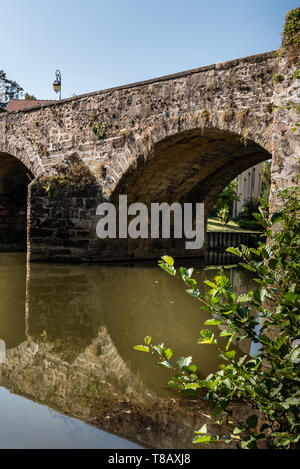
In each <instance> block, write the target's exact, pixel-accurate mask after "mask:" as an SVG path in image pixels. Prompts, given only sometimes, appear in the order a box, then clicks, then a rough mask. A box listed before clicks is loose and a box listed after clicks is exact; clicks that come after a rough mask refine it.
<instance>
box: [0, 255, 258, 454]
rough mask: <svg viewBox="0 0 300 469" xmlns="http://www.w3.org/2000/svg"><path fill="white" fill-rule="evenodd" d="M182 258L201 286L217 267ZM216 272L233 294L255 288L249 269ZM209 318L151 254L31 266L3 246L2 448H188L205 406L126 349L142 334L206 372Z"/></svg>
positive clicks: (213, 360)
mask: <svg viewBox="0 0 300 469" xmlns="http://www.w3.org/2000/svg"><path fill="white" fill-rule="evenodd" d="M226 262H227V263H228V261H226ZM183 264H184V265H185V266H191V265H194V266H195V277H196V278H197V279H198V280H199V281H200V282H201V281H202V280H204V279H212V278H213V277H214V276H215V275H217V274H218V273H219V272H220V268H219V267H218V266H207V265H206V266H205V265H203V264H201V263H200V261H199V260H198V261H197V260H191V261H186V260H185V261H184V262H183ZM225 272H226V275H228V276H229V277H230V279H231V281H232V282H233V285H234V288H235V289H236V291H237V292H238V293H242V292H245V291H248V290H249V289H250V288H251V287H252V285H251V283H252V282H251V278H250V277H249V274H248V273H247V272H245V271H242V270H239V269H238V268H237V267H234V266H230V265H229V266H226V267H225ZM207 318H208V316H207V315H206V313H204V312H203V311H201V310H200V309H199V304H198V302H197V301H195V300H194V299H193V298H191V297H190V296H189V295H187V294H186V292H185V289H184V285H183V284H182V283H181V282H180V281H179V280H177V279H175V278H172V277H170V276H169V275H167V274H166V273H165V272H163V271H162V270H161V269H159V268H158V266H157V263H156V262H148V263H137V264H134V265H125V264H119V265H110V264H106V265H56V264H31V265H30V266H28V265H26V257H25V255H24V254H20V253H7V254H4V253H3V254H0V340H1V341H2V342H1V344H2V347H3V344H4V343H5V347H6V356H5V362H4V363H1V364H0V422H1V425H0V448H118V449H119V448H140V447H150V448H190V447H192V443H191V440H192V438H193V432H194V430H197V429H198V428H199V427H200V426H201V425H202V424H203V423H206V422H207V419H209V409H208V407H207V404H206V403H203V402H201V401H199V402H196V401H195V400H194V399H191V398H184V399H183V398H180V397H179V396H178V394H177V392H175V391H174V390H172V389H170V388H168V386H167V382H168V380H169V378H170V376H171V375H170V373H169V372H168V371H166V370H163V369H161V368H158V367H155V366H154V361H153V360H152V357H151V356H149V355H147V354H143V353H140V352H136V351H134V350H133V346H134V345H136V344H142V343H143V338H144V336H146V335H150V336H152V342H153V343H155V344H157V343H161V342H163V343H164V344H165V345H168V346H170V347H171V348H173V349H174V350H175V354H176V355H177V356H181V355H185V356H187V355H191V356H193V362H194V363H196V364H197V366H198V371H199V372H200V373H201V374H208V373H209V372H211V371H214V370H216V369H217V367H218V364H219V360H218V357H217V355H216V353H215V351H214V348H213V347H211V346H205V345H203V346H199V345H197V339H198V337H199V332H200V329H201V328H202V327H203V323H204V321H205V320H206V319H207ZM243 352H246V353H248V352H249V344H244V350H243Z"/></svg>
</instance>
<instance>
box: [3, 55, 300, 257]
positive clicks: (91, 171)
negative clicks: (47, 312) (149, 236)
mask: <svg viewBox="0 0 300 469" xmlns="http://www.w3.org/2000/svg"><path fill="white" fill-rule="evenodd" d="M295 69H296V68H295V66H294V65H291V64H288V63H287V59H286V58H285V57H284V56H282V57H276V56H275V53H274V52H269V53H265V54H261V55H256V56H251V57H245V58H242V59H238V60H233V61H230V62H225V63H220V64H216V65H211V66H207V67H202V68H199V69H194V70H190V71H187V72H183V73H178V74H175V75H169V76H166V77H161V78H158V79H154V80H148V81H145V82H141V83H136V84H132V85H127V86H122V87H117V88H112V89H109V90H105V91H100V92H95V93H90V94H87V95H82V96H77V97H74V98H70V99H66V100H63V101H60V102H57V103H55V104H50V105H44V106H38V107H35V108H31V109H26V110H22V111H18V112H11V113H2V114H1V115H0V159H2V158H4V157H6V158H8V156H9V155H10V156H11V157H14V158H16V159H18V160H19V161H20V162H21V163H22V164H23V165H24V166H25V167H26V169H27V170H28V172H30V174H31V177H32V182H31V183H30V185H29V189H28V192H29V195H28V220H27V223H28V255H29V259H30V260H54V261H58V260H67V261H71V260H73V261H103V260H121V259H131V258H154V257H158V256H159V255H161V254H165V253H166V252H168V253H169V254H172V255H175V256H185V255H188V256H192V255H198V254H201V253H199V252H194V251H185V250H184V249H183V242H181V241H180V240H152V241H151V240H140V239H137V240H130V239H128V240H127V239H125V240H124V239H123V240H118V239H116V240H111V239H108V240H100V239H98V238H97V237H96V223H97V221H98V217H97V216H96V207H97V205H98V204H99V202H100V201H101V200H103V197H105V199H108V200H111V201H116V200H117V196H118V195H119V194H127V195H128V203H131V202H135V201H140V202H144V203H147V204H149V203H150V202H168V203H171V202H175V201H180V202H204V203H205V208H206V215H207V214H208V212H209V210H210V209H211V207H212V205H213V204H214V202H215V200H216V198H217V197H218V195H219V193H220V192H221V191H222V189H223V188H224V187H225V186H226V185H227V184H228V183H229V182H230V181H231V180H232V179H233V178H234V177H236V176H237V175H238V174H239V173H241V172H242V171H244V170H245V169H247V168H249V167H250V166H252V165H254V164H257V163H258V162H260V161H264V160H267V159H270V158H272V190H271V204H272V210H276V209H277V207H278V204H279V200H280V199H278V197H276V190H275V186H278V187H279V188H283V187H287V186H289V185H294V184H296V180H297V179H296V176H297V164H296V159H295V156H296V155H299V131H298V130H297V131H296V132H293V131H292V128H293V126H294V125H293V124H294V122H295V120H297V116H296V115H295V112H294V111H293V110H291V111H290V112H289V111H287V110H285V109H277V110H275V111H274V110H273V108H274V106H284V105H286V104H287V103H288V102H294V103H299V101H300V92H299V82H300V80H299V79H295V78H294V71H295ZM275 74H276V77H277V78H278V77H279V79H276V80H275V82H276V83H275V82H274V75H275ZM3 161H4V160H3ZM1 171H2V169H1V170H0V179H1Z"/></svg>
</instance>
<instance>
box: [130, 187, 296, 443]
mask: <svg viewBox="0 0 300 469" xmlns="http://www.w3.org/2000/svg"><path fill="white" fill-rule="evenodd" d="M281 196H282V200H283V208H282V210H281V211H280V212H279V213H277V214H275V215H273V216H272V217H271V219H269V217H268V212H267V206H264V207H260V208H259V213H258V214H256V215H255V218H256V219H257V221H259V222H260V224H261V225H262V227H263V228H264V230H265V232H266V235H267V237H268V240H269V241H268V243H266V244H265V243H260V245H259V247H258V248H256V249H254V248H248V247H246V246H241V247H240V248H229V249H227V251H229V252H231V253H233V254H236V255H237V256H238V257H240V259H241V261H242V262H241V263H240V265H241V266H243V267H244V268H246V269H247V270H249V271H250V272H252V273H253V275H254V276H255V280H256V282H257V284H258V288H257V289H256V290H255V291H250V292H248V294H243V295H240V296H239V297H236V295H235V294H234V293H233V289H232V285H231V282H230V281H229V279H228V278H227V277H226V276H222V275H220V276H217V277H215V281H214V282H211V281H205V282H204V283H205V284H206V285H207V286H209V287H210V291H209V293H208V294H205V293H202V292H201V290H200V288H199V287H198V284H197V282H196V280H195V279H193V278H192V274H193V269H192V268H191V269H186V268H185V267H180V269H179V277H180V278H181V279H182V280H183V282H184V284H185V285H186V286H187V287H188V288H187V290H186V291H187V293H188V294H189V295H191V296H192V297H194V298H195V299H196V300H197V301H199V302H200V305H201V308H202V309H204V310H205V311H207V312H209V313H210V314H211V319H209V320H208V321H206V322H205V325H206V326H212V327H214V328H216V329H214V331H212V330H211V329H210V328H209V329H208V328H207V329H203V330H201V337H200V338H199V339H198V343H199V344H210V345H211V346H213V347H216V348H217V350H218V352H219V355H220V358H221V359H222V361H223V364H221V365H220V369H219V371H217V372H216V373H212V374H210V375H209V376H207V377H206V378H202V377H200V375H199V374H198V373H197V367H196V365H194V364H193V363H192V357H180V358H179V359H178V360H177V361H176V362H174V361H171V359H172V356H173V350H172V349H171V348H168V347H165V346H164V344H160V345H157V346H154V345H151V337H149V336H147V337H146V338H145V345H142V346H136V347H135V348H136V349H137V350H140V351H143V352H151V353H152V354H153V355H154V356H155V357H156V358H157V359H158V362H157V365H158V366H160V367H164V368H167V369H170V370H173V371H174V372H175V373H176V374H175V375H174V376H173V378H172V379H171V381H170V382H169V385H170V386H173V387H175V388H177V389H178V390H179V391H180V393H183V394H192V395H194V396H197V397H199V398H205V399H208V400H209V401H210V402H211V403H212V407H214V408H215V410H216V411H217V412H219V413H220V415H222V417H221V418H220V419H219V420H218V423H220V425H222V423H224V422H228V419H229V416H230V404H231V403H232V402H234V401H238V402H240V403H242V404H243V403H244V404H245V405H246V406H249V405H250V406H251V408H252V409H253V414H252V415H250V416H248V418H247V419H246V420H245V421H241V422H238V424H237V426H236V427H235V428H234V429H232V431H230V432H229V434H227V435H225V436H224V435H222V434H221V435H211V434H210V432H209V428H207V425H203V427H202V428H201V429H199V430H198V431H196V436H195V438H194V440H193V441H194V443H208V442H217V441H224V442H231V441H235V442H238V445H239V446H240V447H241V448H244V449H249V448H257V447H260V446H261V445H262V442H264V445H267V446H268V447H274V448H283V449H293V448H300V429H299V426H300V420H299V408H300V367H299V363H300V327H299V326H300V254H299V253H300V238H299V226H300V223H299V221H300V220H299V208H300V202H299V188H294V189H292V190H290V191H283V192H282V194H281ZM275 227H276V229H275ZM159 265H160V267H161V268H162V269H164V270H165V271H166V272H168V273H169V274H170V275H173V276H176V275H177V270H176V269H175V267H174V260H173V259H172V258H171V257H168V256H164V257H163V258H162V260H161V261H160V262H159ZM218 336H220V337H225V338H226V339H227V345H226V348H225V350H224V349H222V348H221V347H220V345H219V338H218ZM249 339H250V340H251V341H252V343H255V344H258V345H259V346H260V348H259V351H258V353H257V354H255V355H254V356H252V357H251V356H249V355H243V356H241V357H237V355H236V351H235V350H233V349H232V348H231V346H232V341H233V340H234V341H236V342H241V341H244V340H249ZM221 413H222V414H221ZM224 419H225V420H224ZM223 429H224V427H220V430H221V431H220V433H221V432H222V430H223ZM260 440H262V442H260Z"/></svg>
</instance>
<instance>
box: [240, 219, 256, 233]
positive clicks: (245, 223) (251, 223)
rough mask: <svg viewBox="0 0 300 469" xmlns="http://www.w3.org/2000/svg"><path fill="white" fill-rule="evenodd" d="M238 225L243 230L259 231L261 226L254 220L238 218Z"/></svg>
mask: <svg viewBox="0 0 300 469" xmlns="http://www.w3.org/2000/svg"><path fill="white" fill-rule="evenodd" d="M239 227H240V228H242V229H243V230H253V231H260V230H261V226H260V224H259V223H257V221H255V220H239Z"/></svg>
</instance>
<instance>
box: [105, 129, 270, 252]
mask: <svg viewBox="0 0 300 469" xmlns="http://www.w3.org/2000/svg"><path fill="white" fill-rule="evenodd" d="M271 158H272V156H271V154H270V153H269V152H268V151H267V150H266V149H265V148H263V147H262V146H261V145H259V144H258V143H256V142H255V141H253V140H250V139H247V140H246V141H245V139H244V138H243V137H242V136H241V135H239V134H236V133H233V132H230V131H225V130H220V129H215V128H210V129H209V128H205V129H194V130H188V131H185V132H181V133H177V134H176V135H174V136H171V137H167V138H165V139H163V140H161V141H159V142H157V143H156V144H154V145H153V149H152V152H151V154H149V156H148V157H147V158H145V157H144V155H141V156H139V157H138V158H137V159H136V163H137V164H136V166H135V167H133V166H132V167H131V168H130V169H129V170H128V171H127V172H126V173H125V174H123V176H122V177H121V179H120V181H119V183H118V184H117V186H116V188H115V190H114V191H113V193H112V195H111V200H112V201H113V202H115V203H116V204H117V202H118V196H119V195H120V194H126V195H127V198H128V199H127V200H128V204H131V203H134V202H142V203H144V204H146V205H148V206H149V205H150V204H151V203H154V202H158V203H163V202H166V203H168V204H172V203H174V202H179V203H181V204H183V203H193V204H196V203H204V218H205V232H206V225H207V219H208V216H209V214H210V213H211V210H212V208H213V206H214V204H215V202H216V201H217V199H218V197H219V195H220V194H221V192H222V191H223V189H224V188H225V187H226V186H228V184H229V183H230V182H231V181H232V180H233V179H235V178H236V177H237V176H238V175H239V174H241V173H243V172H244V171H245V170H247V169H248V168H251V167H253V166H255V165H257V164H259V163H261V162H263V161H266V160H270V159H271ZM172 221H173V219H172V218H171V223H172ZM127 241H128V242H127V246H128V249H127V251H128V254H129V255H130V257H131V258H135V257H136V258H144V257H145V258H157V257H159V256H160V255H164V254H166V253H168V254H170V255H173V256H174V257H198V256H203V255H204V254H205V249H201V250H194V249H190V250H186V248H185V247H184V246H185V243H184V242H183V239H175V237H174V227H171V238H170V239H162V238H160V239H155V240H154V239H150V238H149V239H147V240H142V239H141V240H134V243H133V240H127ZM129 246H130V247H129ZM129 251H130V253H129Z"/></svg>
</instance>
